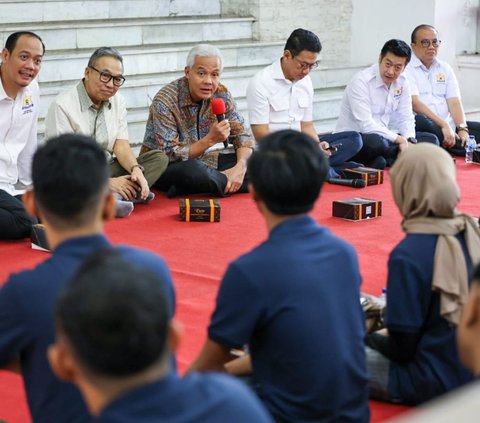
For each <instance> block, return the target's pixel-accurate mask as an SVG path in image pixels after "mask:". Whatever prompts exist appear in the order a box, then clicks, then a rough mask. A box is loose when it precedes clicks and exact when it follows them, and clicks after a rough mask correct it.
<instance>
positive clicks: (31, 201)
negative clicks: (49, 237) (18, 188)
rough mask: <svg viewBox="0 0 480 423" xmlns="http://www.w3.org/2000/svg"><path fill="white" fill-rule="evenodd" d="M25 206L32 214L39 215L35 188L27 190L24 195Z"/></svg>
mask: <svg viewBox="0 0 480 423" xmlns="http://www.w3.org/2000/svg"><path fill="white" fill-rule="evenodd" d="M22 202H23V207H24V208H25V210H26V211H27V213H28V214H29V215H30V216H34V217H36V216H39V211H38V207H37V204H36V202H35V194H34V192H33V190H27V191H25V193H24V194H23V196H22Z"/></svg>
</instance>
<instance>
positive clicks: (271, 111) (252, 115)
mask: <svg viewBox="0 0 480 423" xmlns="http://www.w3.org/2000/svg"><path fill="white" fill-rule="evenodd" d="M321 49H322V45H321V43H320V40H319V39H318V37H317V36H316V35H315V34H314V33H313V32H311V31H307V30H305V29H301V28H299V29H296V30H295V31H293V32H292V33H291V34H290V37H288V40H287V43H286V44H285V48H284V52H283V56H282V57H281V58H280V59H279V60H277V61H275V62H274V63H272V64H271V65H270V66H267V67H266V68H264V69H263V70H261V71H260V72H258V73H257V74H256V75H255V76H254V77H253V78H252V79H251V80H250V82H249V84H248V88H247V104H248V116H249V120H250V125H251V127H252V132H253V135H254V136H255V138H256V139H257V141H258V140H260V139H261V138H263V137H264V136H266V135H267V134H269V133H270V132H273V131H278V130H281V129H296V130H297V131H301V132H304V133H305V134H308V135H310V136H311V137H312V138H313V139H314V140H318V135H317V131H316V130H315V127H314V125H313V84H312V79H311V78H310V75H309V73H310V71H311V70H313V69H315V68H316V67H317V66H318V61H317V59H318V54H319V53H320V51H321ZM329 145H330V146H332V147H335V146H336V148H337V150H336V151H335V152H333V154H331V153H330V152H329V151H328V150H326V149H327V148H328V147H329ZM320 146H321V147H322V148H323V149H325V152H326V154H328V155H329V156H330V158H329V162H330V175H331V176H332V177H338V176H339V175H338V173H337V172H341V170H342V169H344V168H345V167H358V166H360V164H358V163H345V162H346V161H347V160H348V159H350V158H351V157H352V156H354V155H355V154H356V153H358V152H359V151H360V149H361V148H362V138H361V137H360V134H359V133H358V132H339V133H336V134H328V135H324V136H322V137H321V138H320Z"/></svg>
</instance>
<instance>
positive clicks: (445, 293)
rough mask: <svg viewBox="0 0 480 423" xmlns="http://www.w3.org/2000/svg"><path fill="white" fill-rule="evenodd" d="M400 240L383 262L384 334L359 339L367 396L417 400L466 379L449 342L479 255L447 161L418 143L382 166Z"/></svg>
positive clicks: (478, 235) (479, 244) (478, 238)
mask: <svg viewBox="0 0 480 423" xmlns="http://www.w3.org/2000/svg"><path fill="white" fill-rule="evenodd" d="M390 180H391V183H392V190H393V197H394V200H395V203H396V204H397V206H398V208H399V211H400V213H401V214H402V216H403V222H402V229H403V230H404V231H405V232H406V237H405V238H404V239H403V240H402V241H401V242H400V243H399V244H398V245H397V246H396V247H395V248H394V250H393V251H392V252H391V254H390V258H389V261H388V280H387V307H386V317H385V326H386V330H387V331H388V332H387V333H385V330H381V331H380V332H374V333H373V334H370V335H368V336H367V337H366V344H367V363H368V366H369V370H370V374H371V377H372V379H371V386H370V388H371V391H370V393H371V397H373V398H377V399H383V400H387V401H394V402H402V403H406V404H418V403H421V402H424V401H427V400H430V399H432V398H434V397H437V396H439V395H442V394H444V393H445V392H448V391H451V390H452V389H455V388H457V387H459V386H461V385H463V384H465V383H467V382H469V381H471V380H472V374H471V372H469V371H468V370H467V369H465V368H464V367H463V366H462V364H461V363H460V358H459V354H458V350H457V345H456V342H455V335H456V331H457V325H458V323H459V320H460V316H461V313H462V310H463V308H464V307H463V306H464V304H465V301H466V299H467V294H468V289H469V287H468V276H469V270H470V269H471V266H472V262H474V263H477V262H478V261H479V260H480V230H479V228H478V222H477V221H476V220H475V219H473V218H472V217H470V216H468V215H466V214H461V213H460V212H458V211H457V209H456V206H457V204H458V202H459V199H460V191H459V188H458V185H457V182H456V179H455V164H454V163H453V160H452V158H451V157H450V156H449V154H448V153H447V152H446V151H444V150H442V149H441V148H439V147H436V146H434V145H429V144H426V143H424V144H419V145H417V146H415V147H412V148H409V149H408V150H407V151H405V152H403V153H402V154H401V155H400V157H399V159H397V162H396V163H395V166H394V167H393V168H392V169H391V171H390Z"/></svg>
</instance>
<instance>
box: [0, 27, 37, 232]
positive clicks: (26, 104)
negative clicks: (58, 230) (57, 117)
mask: <svg viewBox="0 0 480 423" xmlns="http://www.w3.org/2000/svg"><path fill="white" fill-rule="evenodd" d="M44 53H45V46H44V44H43V42H42V39H41V38H40V37H39V36H38V35H36V34H34V33H33V32H29V31H20V32H14V33H13V34H10V35H9V36H8V38H7V41H6V42H5V47H4V48H3V50H2V65H1V66H0V239H20V238H25V237H28V236H30V233H31V231H32V224H34V223H36V220H35V219H34V218H32V217H30V216H29V215H28V214H27V212H26V211H25V209H24V208H23V205H22V200H21V196H22V194H23V193H24V192H25V189H26V188H27V187H28V186H29V185H30V184H31V177H30V167H31V165H32V156H33V153H34V152H35V150H36V148H37V119H38V110H39V102H40V98H39V90H38V83H37V81H36V80H35V77H36V76H37V74H38V72H39V71H40V68H41V66H42V59H43V55H44Z"/></svg>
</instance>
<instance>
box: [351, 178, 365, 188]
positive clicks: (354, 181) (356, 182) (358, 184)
mask: <svg viewBox="0 0 480 423" xmlns="http://www.w3.org/2000/svg"><path fill="white" fill-rule="evenodd" d="M352 186H353V187H354V188H365V187H366V186H367V183H366V182H365V181H364V180H363V179H352Z"/></svg>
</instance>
